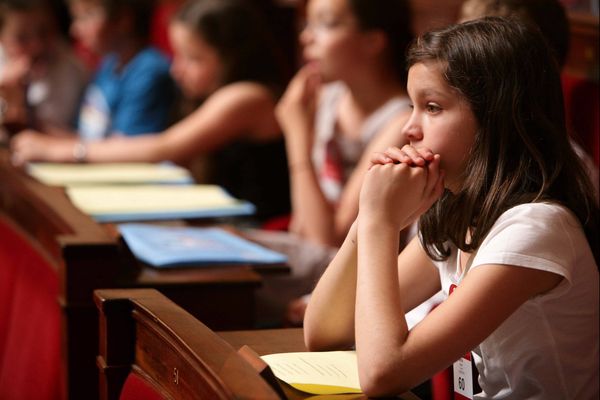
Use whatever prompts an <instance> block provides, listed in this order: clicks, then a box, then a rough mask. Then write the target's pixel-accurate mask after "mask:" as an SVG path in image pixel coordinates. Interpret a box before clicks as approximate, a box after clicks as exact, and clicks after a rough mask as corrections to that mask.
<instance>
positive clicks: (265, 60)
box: [174, 0, 287, 93]
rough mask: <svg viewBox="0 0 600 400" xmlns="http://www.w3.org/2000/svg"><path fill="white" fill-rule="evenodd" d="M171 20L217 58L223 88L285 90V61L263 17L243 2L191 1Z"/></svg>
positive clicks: (219, 0) (218, 0)
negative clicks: (243, 84) (249, 84)
mask: <svg viewBox="0 0 600 400" xmlns="http://www.w3.org/2000/svg"><path fill="white" fill-rule="evenodd" d="M174 20H175V21H177V22H180V23H183V24H184V25H186V26H188V27H189V28H190V29H191V30H192V32H195V33H197V34H199V35H200V36H201V37H202V39H203V40H205V41H206V42H207V43H208V44H209V45H210V46H212V47H213V48H214V49H215V50H216V51H217V52H218V53H219V55H220V57H221V59H222V61H223V64H224V69H225V71H223V82H221V84H222V85H226V84H229V83H233V82H239V81H254V82H260V83H263V84H265V85H267V86H269V87H271V88H272V89H274V91H275V92H276V93H277V92H279V91H281V90H283V88H284V87H285V81H286V79H287V75H286V73H287V71H286V65H285V61H284V59H283V56H282V53H281V51H280V49H279V48H278V47H277V45H276V43H275V41H274V38H273V37H272V36H271V34H270V31H269V30H268V27H267V23H266V20H265V18H264V16H263V15H262V14H261V13H260V12H258V11H257V10H256V9H255V8H254V7H252V5H251V4H250V3H249V2H247V1H243V0H203V1H195V0H190V1H188V2H187V3H185V4H184V5H183V6H182V7H181V8H180V9H179V11H178V12H177V13H176V14H175V16H174Z"/></svg>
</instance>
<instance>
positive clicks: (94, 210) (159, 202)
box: [66, 185, 255, 222]
mask: <svg viewBox="0 0 600 400" xmlns="http://www.w3.org/2000/svg"><path fill="white" fill-rule="evenodd" d="M66 191H67V195H68V196H69V198H70V199H71V201H72V202H73V204H75V206H77V207H78V208H79V209H81V210H82V211H83V212H85V213H87V214H89V215H91V216H92V217H93V218H94V219H96V221H99V222H123V221H147V220H164V219H186V218H210V217H227V216H240V215H251V214H253V213H254V211H255V207H254V205H252V204H251V203H249V202H247V201H242V200H238V199H235V198H234V197H232V196H231V195H229V193H227V192H226V191H225V190H223V189H222V188H221V187H220V186H216V185H169V186H167V185H107V186H105V185H96V186H70V187H67V189H66Z"/></svg>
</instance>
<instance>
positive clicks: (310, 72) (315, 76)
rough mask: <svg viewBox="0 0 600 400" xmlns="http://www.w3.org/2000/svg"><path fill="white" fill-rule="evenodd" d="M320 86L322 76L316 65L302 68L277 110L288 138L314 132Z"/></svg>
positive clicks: (290, 84) (278, 118) (280, 122)
mask: <svg viewBox="0 0 600 400" xmlns="http://www.w3.org/2000/svg"><path fill="white" fill-rule="evenodd" d="M320 86H321V80H320V75H319V71H318V68H317V66H316V65H315V64H307V65H305V66H304V67H302V68H301V69H300V70H299V71H298V72H297V73H296V76H294V78H293V79H292V80H291V81H290V83H289V85H288V87H287V89H286V91H285V93H284V94H283V97H282V98H281V100H280V101H279V103H278V104H277V107H276V109H275V115H276V117H277V120H278V122H279V124H280V126H281V128H282V129H283V132H284V134H285V135H286V138H289V136H290V135H294V134H296V133H297V132H299V131H304V132H310V133H312V132H313V123H314V117H315V109H316V103H317V93H318V91H319V88H320ZM299 128H300V129H299Z"/></svg>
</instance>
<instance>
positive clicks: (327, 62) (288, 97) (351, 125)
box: [251, 0, 412, 324]
mask: <svg viewBox="0 0 600 400" xmlns="http://www.w3.org/2000/svg"><path fill="white" fill-rule="evenodd" d="M410 27H411V22H410V12H409V7H408V4H407V3H406V2H405V1H403V0H380V1H376V2H374V1H369V0H310V1H309V2H308V4H307V24H306V27H305V28H304V30H303V31H302V33H301V35H300V42H301V44H302V45H303V47H304V49H303V55H304V58H305V60H306V61H307V64H306V65H305V66H304V67H302V69H301V70H300V71H299V72H298V73H297V74H296V76H295V77H294V79H293V80H292V82H291V83H290V85H289V86H288V89H287V91H286V93H285V95H284V96H283V98H282V100H281V101H280V103H279V104H278V107H277V116H278V120H279V122H280V124H281V126H282V129H283V131H284V134H285V138H286V148H287V155H288V160H289V165H290V182H291V194H292V208H293V211H292V219H291V224H290V229H289V230H290V233H285V232H282V233H278V232H275V233H273V232H264V231H262V232H252V233H251V238H252V239H254V240H257V241H259V242H261V243H262V244H264V245H267V246H268V247H272V248H275V249H277V250H279V251H282V252H285V253H287V254H288V255H289V259H290V261H289V263H290V266H291V268H292V274H291V276H289V277H269V279H267V281H266V282H265V285H264V286H263V288H262V289H261V293H260V294H261V296H260V301H261V304H260V308H261V311H260V313H261V314H264V316H262V317H261V319H265V320H266V321H265V322H266V323H268V322H267V320H268V319H273V321H272V322H273V323H274V324H277V323H280V322H281V320H282V318H283V314H284V310H285V308H286V306H287V304H288V303H289V302H290V301H291V300H292V299H294V298H297V297H298V296H302V295H304V294H306V293H308V292H310V290H311V289H312V287H313V286H314V283H315V282H316V280H317V279H318V277H319V275H320V273H321V272H322V270H323V269H324V268H325V266H326V265H327V263H328V262H329V260H330V259H331V257H332V256H333V254H334V252H335V248H336V247H337V246H339V245H340V243H341V241H342V239H343V238H344V236H345V235H346V233H347V231H348V229H349V228H350V225H351V224H352V221H353V220H354V219H355V217H356V214H357V212H358V193H359V189H360V184H361V182H362V179H363V176H364V174H365V172H366V170H367V167H368V165H369V154H370V153H371V152H372V151H373V150H372V149H375V148H381V147H384V148H385V147H387V146H391V145H399V144H400V142H399V135H398V133H399V131H400V129H399V127H400V126H402V124H403V123H404V121H405V120H406V117H407V116H408V112H409V111H410V109H409V102H408V98H407V96H406V90H405V84H406V69H405V62H404V52H405V50H406V48H407V46H408V44H409V43H410V41H411V39H412V34H411V28H410ZM305 304H306V302H305V301H304V299H303V298H299V299H297V300H296V301H295V302H294V303H292V304H290V305H289V311H288V319H289V320H291V322H293V323H300V322H301V321H302V316H303V310H304V307H305Z"/></svg>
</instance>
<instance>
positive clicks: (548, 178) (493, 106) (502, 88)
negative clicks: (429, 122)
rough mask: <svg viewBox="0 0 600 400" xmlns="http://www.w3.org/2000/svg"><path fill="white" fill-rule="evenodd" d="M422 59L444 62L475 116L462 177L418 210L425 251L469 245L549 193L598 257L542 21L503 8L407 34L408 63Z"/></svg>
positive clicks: (590, 196)
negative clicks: (533, 24) (534, 25)
mask: <svg viewBox="0 0 600 400" xmlns="http://www.w3.org/2000/svg"><path fill="white" fill-rule="evenodd" d="M420 62H437V63H440V65H442V66H443V68H444V71H443V75H444V78H445V79H446V81H447V82H448V84H449V85H450V86H452V87H453V88H455V89H456V90H458V92H459V93H460V94H461V95H462V96H464V98H465V99H466V100H467V101H468V102H469V104H470V106H471V109H472V110H473V113H474V115H475V117H476V119H477V122H478V126H479V128H478V131H477V133H476V135H475V143H474V145H473V147H472V148H471V150H470V154H469V156H468V160H469V161H468V163H467V166H466V168H465V171H464V176H463V180H462V181H463V184H462V187H461V188H460V190H458V191H457V192H456V193H449V192H446V193H445V194H444V195H443V196H442V198H441V199H440V200H438V202H436V204H435V205H434V206H433V207H432V208H431V209H430V210H429V211H428V212H427V213H425V214H424V215H423V217H422V218H421V220H420V229H421V235H422V240H423V242H424V244H425V248H426V250H427V253H428V254H429V256H430V257H432V258H433V259H436V260H442V259H446V258H447V257H448V256H449V254H450V250H449V249H448V248H447V247H446V246H445V243H447V241H451V242H453V243H454V244H455V245H456V246H457V247H459V248H460V249H461V250H463V251H466V252H470V251H473V250H476V249H477V248H478V247H479V246H480V244H481V242H482V241H483V239H484V238H485V236H486V235H487V233H488V232H489V230H490V228H491V227H492V225H493V224H494V223H495V221H496V220H497V219H498V217H499V216H500V215H501V214H502V213H503V212H505V211H506V210H508V209H509V208H511V207H514V206H516V205H519V204H523V203H529V202H536V201H552V202H556V203H559V204H562V205H564V206H565V207H567V208H569V209H570V210H571V211H572V212H573V213H574V214H575V215H576V217H577V219H578V220H579V222H580V223H581V225H582V227H583V229H584V231H585V234H586V237H587V240H588V242H589V244H590V247H591V248H592V251H593V252H594V257H595V259H596V264H598V249H597V246H596V244H597V239H598V206H597V200H596V199H595V195H594V191H593V189H592V186H591V183H590V181H589V177H588V176H587V174H586V172H585V169H584V167H583V166H582V163H581V161H580V159H579V157H578V156H577V155H576V154H575V152H574V151H573V149H572V147H571V144H570V142H569V139H568V136H567V130H566V127H565V118H564V111H563V97H562V91H561V85H560V76H559V72H558V71H559V70H558V65H557V63H556V61H555V59H554V58H553V56H552V53H551V50H550V49H549V48H548V46H547V45H546V42H545V41H544V39H543V37H542V35H541V34H540V33H539V31H537V30H533V29H528V28H527V27H526V26H525V25H523V24H522V23H520V22H518V21H516V20H509V19H505V18H500V17H488V18H484V19H481V20H476V21H471V22H466V23H464V24H460V25H454V26H450V27H448V28H446V29H443V30H439V31H435V32H431V33H427V34H425V35H424V36H423V37H421V38H420V39H418V40H417V41H416V42H415V43H414V44H413V46H412V47H411V49H410V50H409V54H408V64H409V65H414V64H415V63H420ZM467 231H468V232H469V233H470V239H469V240H467V238H466V233H467Z"/></svg>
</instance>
